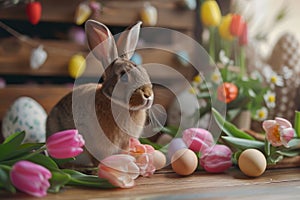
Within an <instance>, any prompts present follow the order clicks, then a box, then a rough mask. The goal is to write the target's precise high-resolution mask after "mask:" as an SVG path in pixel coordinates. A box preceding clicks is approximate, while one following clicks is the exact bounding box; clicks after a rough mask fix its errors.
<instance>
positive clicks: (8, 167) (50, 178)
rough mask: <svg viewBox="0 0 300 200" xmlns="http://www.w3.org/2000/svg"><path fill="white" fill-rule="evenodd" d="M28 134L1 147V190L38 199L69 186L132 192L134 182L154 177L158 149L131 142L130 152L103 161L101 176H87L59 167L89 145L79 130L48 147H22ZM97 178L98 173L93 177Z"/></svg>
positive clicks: (55, 136)
mask: <svg viewBox="0 0 300 200" xmlns="http://www.w3.org/2000/svg"><path fill="white" fill-rule="evenodd" d="M24 138H25V132H24V131H23V132H17V133H14V134H12V135H11V136H9V137H7V138H6V139H5V141H4V142H3V143H2V144H0V151H1V155H0V190H6V191H8V192H11V193H16V191H17V190H19V191H22V192H25V193H27V194H30V195H32V196H36V197H43V196H45V195H47V192H52V193H56V192H59V191H60V189H61V188H62V187H64V186H66V185H69V186H80V187H92V188H100V189H110V188H116V187H120V188H130V187H133V186H134V184H135V182H134V179H136V178H137V177H139V176H140V175H142V176H151V175H152V174H153V173H154V172H155V170H156V167H155V166H154V160H153V154H154V148H153V147H152V146H150V145H143V144H141V143H140V142H139V141H138V140H137V139H132V140H130V148H129V151H128V152H123V153H122V154H116V155H112V156H109V157H107V158H105V159H103V160H101V161H100V163H99V166H98V167H97V168H95V169H90V170H92V171H96V174H97V175H91V174H84V173H81V172H80V171H77V170H73V169H61V168H59V166H60V165H61V164H63V163H65V162H70V161H72V160H74V159H75V158H74V157H76V156H77V155H79V154H80V153H82V152H83V146H84V144H85V141H84V140H83V138H82V136H81V135H80V134H78V131H77V130H75V129H74V130H65V131H62V132H58V133H55V134H53V135H52V136H50V137H49V138H48V139H47V141H46V142H45V143H22V142H23V140H24ZM92 174H95V173H92Z"/></svg>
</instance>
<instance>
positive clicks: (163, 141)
mask: <svg viewBox="0 0 300 200" xmlns="http://www.w3.org/2000/svg"><path fill="white" fill-rule="evenodd" d="M172 139H173V137H172V136H171V135H169V134H167V133H163V134H161V136H159V138H158V139H157V141H156V143H157V144H159V145H162V146H165V145H167V144H169V143H170V142H171V140H172Z"/></svg>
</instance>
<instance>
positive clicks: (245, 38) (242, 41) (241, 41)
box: [239, 23, 248, 46]
mask: <svg viewBox="0 0 300 200" xmlns="http://www.w3.org/2000/svg"><path fill="white" fill-rule="evenodd" d="M239 44H240V45H241V46H243V45H247V44H248V26H247V23H244V25H243V29H242V34H241V35H240V37H239Z"/></svg>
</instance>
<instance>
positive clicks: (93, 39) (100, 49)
mask: <svg viewBox="0 0 300 200" xmlns="http://www.w3.org/2000/svg"><path fill="white" fill-rule="evenodd" d="M85 32H86V36H87V42H88V45H89V48H90V50H91V51H92V52H93V54H94V55H95V56H96V58H97V59H98V60H99V61H100V62H101V63H102V64H103V67H104V68H106V67H107V66H109V64H111V63H112V62H113V61H114V60H115V59H116V58H117V57H118V51H117V46H116V43H115V40H114V38H113V36H112V34H111V32H110V31H109V29H108V28H107V27H106V26H105V25H104V24H102V23H100V22H97V21H95V20H88V21H87V22H86V23H85Z"/></svg>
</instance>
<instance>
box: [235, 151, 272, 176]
mask: <svg viewBox="0 0 300 200" xmlns="http://www.w3.org/2000/svg"><path fill="white" fill-rule="evenodd" d="M238 165H239V168H240V170H241V171H242V172H243V173H244V174H245V175H247V176H250V177H258V176H260V175H262V174H263V173H264V172H265V170H266V167H267V161H266V158H265V156H264V154H263V153H262V152H260V151H259V150H257V149H247V150H245V151H243V152H242V153H241V155H240V157H239V160H238Z"/></svg>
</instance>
